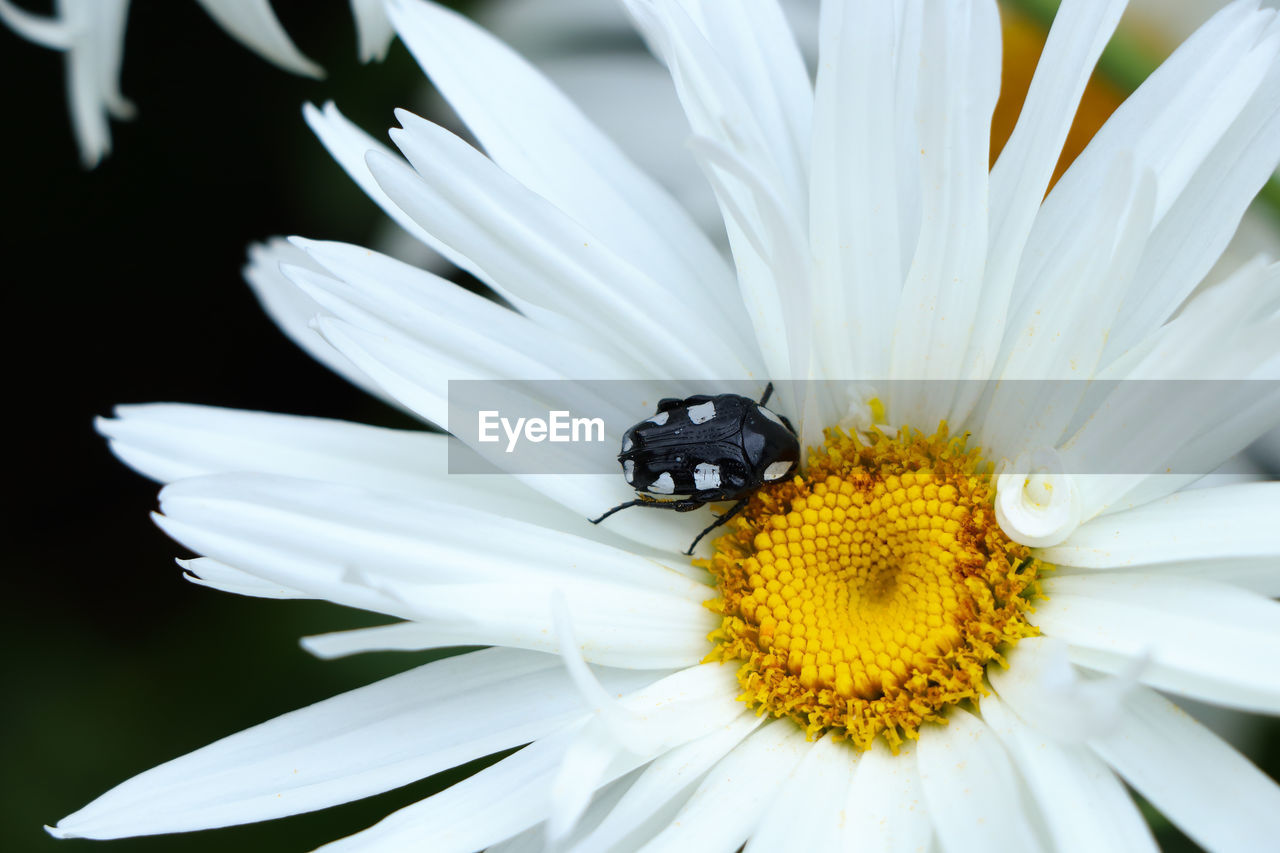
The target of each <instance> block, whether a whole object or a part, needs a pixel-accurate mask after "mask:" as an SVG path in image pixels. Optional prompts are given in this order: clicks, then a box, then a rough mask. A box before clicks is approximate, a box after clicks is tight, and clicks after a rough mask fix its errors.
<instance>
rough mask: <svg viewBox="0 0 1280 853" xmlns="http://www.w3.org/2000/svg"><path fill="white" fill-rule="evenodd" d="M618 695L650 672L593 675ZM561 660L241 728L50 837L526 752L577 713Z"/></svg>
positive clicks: (170, 824)
mask: <svg viewBox="0 0 1280 853" xmlns="http://www.w3.org/2000/svg"><path fill="white" fill-rule="evenodd" d="M598 675H599V676H600V677H602V678H603V679H604V681H605V683H607V684H608V685H609V687H610V689H612V690H617V691H622V692H627V691H630V690H632V689H634V688H635V687H637V686H639V685H640V684H643V683H644V682H645V681H646V680H652V679H653V678H654V677H655V676H654V674H653V673H642V672H634V671H624V670H600V671H599V672H598ZM581 713H582V708H581V705H580V703H579V700H578V699H577V697H576V695H575V694H574V693H573V692H572V691H571V690H570V689H569V684H568V677H567V675H566V674H565V672H564V670H563V668H562V667H561V665H560V662H559V661H558V660H556V659H555V658H554V657H551V656H549V655H540V654H535V653H532V652H522V651H513V650H508V649H487V650H485V651H480V652H474V653H472V654H467V655H461V656H458V657H454V658H449V659H447V660H442V661H436V662H434V663H430V664H427V665H425V666H421V667H418V668H417V669H414V670H411V671H409V672H406V673H403V674H401V675H396V676H393V677H391V678H388V679H385V680H383V681H380V682H377V683H375V684H371V685H369V686H367V687H361V688H358V689H356V690H352V691H350V692H348V693H344V694H342V695H340V696H335V697H334V698H332V699H327V700H325V701H323V702H318V703H316V704H315V705H311V706H310V707H307V708H302V709H300V710H298V711H293V712H291V713H288V714H285V715H283V716H281V717H277V718H276V719H274V720H271V721H269V722H266V723H263V724H261V725H258V726H254V727H253V728H250V729H246V730H245V731H243V732H240V733H238V734H235V735H231V736H230V737H228V738H224V739H223V740H220V741H218V742H216V743H213V744H210V745H209V746H207V747H204V748H203V749H200V750H197V751H195V752H193V753H190V754H189V755H186V756H184V757H182V758H178V759H175V760H174V761H170V762H168V763H167V764H163V765H161V766H159V767H156V768H155V769H153V770H149V771H147V772H146V773H143V774H141V775H139V776H137V777H135V778H133V779H131V780H129V781H128V782H125V783H123V784H121V785H120V786H118V787H116V788H114V789H113V790H111V791H109V792H108V793H106V794H104V795H103V796H102V797H100V798H98V799H97V800H95V801H94V802H93V803H91V804H89V805H88V806H86V807H85V808H83V809H81V810H80V811H78V812H76V813H75V814H73V815H70V816H69V817H67V818H64V819H63V820H62V821H61V822H59V824H58V826H57V828H56V831H55V834H57V835H58V836H59V837H87V838H119V837H124V836H129V835H151V834H156V833H162V832H181V831H187V830H193V829H203V828H208V827H214V826H227V825H230V824H237V823H250V822H253V821H258V820H266V819H269V818H274V817H280V816H282V815H289V814H297V813H299V812H306V811H313V810H315V809H320V808H325V807H327V806H331V805H335V804H338V803H344V802H348V801H350V800H355V799H359V798H361V797H365V796H368V795H370V794H374V793H378V792H381V791H385V790H389V789H391V788H396V787H399V786H400V785H404V784H406V783H408V782H411V781H414V780H416V779H421V778H424V777H426V776H429V775H430V774H432V773H437V772H439V771H441V770H445V769H448V768H450V767H455V766H457V765H459V764H463V763H465V762H467V761H471V760H473V759H475V758H478V757H480V756H484V755H488V754H490V753H493V752H498V751H500V750H503V749H507V748H509V747H512V746H518V745H519V744H522V743H527V742H528V741H530V740H533V739H535V738H538V737H541V736H543V735H545V734H548V733H549V732H552V731H554V730H555V729H557V728H559V727H561V726H563V725H564V724H565V722H567V721H568V720H571V719H573V718H574V717H576V716H580V715H581Z"/></svg>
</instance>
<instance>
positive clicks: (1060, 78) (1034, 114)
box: [962, 0, 1126, 376]
mask: <svg viewBox="0 0 1280 853" xmlns="http://www.w3.org/2000/svg"><path fill="white" fill-rule="evenodd" d="M1125 5H1126V0H1107V2H1101V3H1099V2H1094V0H1074V1H1073V0H1068V2H1064V3H1062V4H1061V5H1060V6H1059V7H1058V10H1057V12H1056V13H1055V14H1054V16H1053V25H1052V27H1050V29H1049V35H1048V37H1047V38H1046V39H1045V44H1044V50H1043V51H1042V52H1041V54H1040V59H1039V61H1038V62H1037V63H1036V70H1035V75H1034V77H1032V80H1031V86H1030V88H1029V89H1028V91H1027V97H1026V101H1025V102H1024V104H1023V106H1022V109H1021V111H1020V112H1019V114H1018V123H1017V125H1016V127H1015V128H1014V130H1013V133H1012V135H1010V137H1009V141H1008V142H1007V143H1006V144H1005V146H1004V149H1003V150H1002V151H1001V152H1000V157H999V159H997V160H996V163H995V166H993V167H992V169H991V193H990V199H991V228H990V232H989V250H988V255H987V271H986V282H985V283H984V286H983V290H982V295H981V298H980V301H979V307H978V315H977V316H979V317H986V318H992V319H993V320H999V321H994V322H993V321H988V322H984V323H982V324H980V326H979V328H977V329H975V332H974V338H973V342H972V344H971V345H970V350H969V356H968V365H969V366H968V369H967V370H965V371H964V373H963V374H962V375H964V376H987V375H990V371H991V365H992V364H993V363H994V359H995V355H996V351H997V350H998V348H999V345H1000V336H1001V334H1002V332H1003V330H1004V323H1003V322H1000V321H1002V320H1003V318H1004V317H1005V314H1006V312H1007V311H1008V309H1009V302H1010V298H1011V295H1012V289H1013V283H1014V275H1015V273H1016V272H1017V268H1018V263H1019V261H1020V260H1021V257H1022V250H1023V247H1024V246H1025V245H1026V242H1027V237H1028V235H1029V234H1030V233H1031V228H1032V225H1033V223H1034V222H1035V217H1036V213H1037V212H1038V211H1039V209H1040V203H1041V201H1042V200H1043V199H1044V194H1045V190H1047V189H1048V188H1049V180H1050V178H1051V177H1052V175H1053V170H1054V167H1055V166H1056V165H1057V162H1058V156H1059V154H1060V152H1061V150H1062V144H1063V142H1064V141H1065V140H1066V138H1067V131H1068V130H1069V129H1070V127H1071V124H1072V121H1073V120H1074V118H1075V111H1076V107H1077V106H1078V105H1079V103H1080V97H1081V95H1082V94H1083V93H1084V88H1085V84H1086V83H1088V81H1089V76H1090V74H1091V73H1092V71H1093V67H1094V65H1095V64H1096V63H1097V61H1098V57H1099V56H1100V55H1101V53H1102V49H1103V48H1104V47H1105V46H1106V44H1107V41H1108V39H1110V37H1111V33H1112V32H1113V31H1114V30H1115V27H1116V24H1117V23H1118V21H1119V19H1120V14H1121V13H1122V12H1123V11H1124V7H1125Z"/></svg>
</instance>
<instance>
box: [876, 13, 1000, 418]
mask: <svg viewBox="0 0 1280 853" xmlns="http://www.w3.org/2000/svg"><path fill="white" fill-rule="evenodd" d="M942 9H944V10H945V13H943V14H937V15H934V14H926V15H925V16H924V24H923V27H924V28H923V42H922V47H921V56H922V60H921V65H920V68H919V84H918V85H919V90H918V91H919V94H918V97H919V103H918V106H917V112H916V115H917V125H918V144H919V150H920V154H919V161H918V162H919V169H920V183H921V187H922V192H923V195H922V203H921V204H922V206H921V219H920V222H921V226H920V237H919V242H918V243H917V244H916V247H915V255H914V257H913V258H912V261H911V266H910V269H909V270H908V271H907V277H906V282H905V284H904V286H903V289H902V294H901V297H900V299H899V304H898V311H897V318H896V320H895V324H894V332H893V341H892V345H891V346H892V354H891V357H890V365H889V371H890V376H891V377H892V378H895V379H955V378H958V377H957V371H958V370H959V368H960V365H961V363H962V360H963V358H964V355H965V351H966V349H967V348H968V345H969V338H970V335H971V333H972V331H973V327H974V322H975V321H974V317H975V316H976V315H975V312H976V311H977V308H978V296H979V294H980V293H981V288H982V277H983V270H984V266H985V260H986V246H987V169H988V166H987V163H988V149H989V147H990V140H991V113H992V111H993V110H994V109H995V102H996V96H997V94H998V93H999V88H1000V61H999V56H1000V48H999V45H1000V19H999V15H998V13H997V11H996V8H995V4H994V2H984V0H974V2H967V3H948V4H945V6H943V7H942ZM868 286H874V285H871V284H869V285H868ZM928 387H929V386H928V384H927V383H925V384H920V385H910V386H907V387H905V388H901V389H900V392H899V393H895V395H894V397H893V399H892V400H891V401H889V406H890V411H891V413H892V416H893V417H894V419H895V420H902V421H906V422H909V423H917V424H925V423H927V424H936V423H937V422H938V421H939V420H941V419H942V418H944V417H947V416H948V415H949V414H950V404H951V401H950V400H946V399H936V398H937V397H938V395H937V393H936V391H933V392H932V393H930V392H927V391H925V390H923V389H926V388H928Z"/></svg>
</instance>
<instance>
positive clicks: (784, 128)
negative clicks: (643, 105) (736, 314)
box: [626, 0, 813, 379]
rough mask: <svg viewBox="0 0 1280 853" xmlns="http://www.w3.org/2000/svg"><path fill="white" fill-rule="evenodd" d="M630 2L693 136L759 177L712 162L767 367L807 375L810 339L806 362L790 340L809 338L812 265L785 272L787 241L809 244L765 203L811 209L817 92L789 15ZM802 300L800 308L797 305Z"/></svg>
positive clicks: (692, 2) (670, 1)
mask: <svg viewBox="0 0 1280 853" xmlns="http://www.w3.org/2000/svg"><path fill="white" fill-rule="evenodd" d="M626 5H627V8H628V10H629V11H630V12H631V14H632V16H633V17H634V18H635V19H636V21H637V23H638V25H639V27H640V29H641V31H642V33H643V34H644V35H645V37H646V38H647V39H648V41H649V43H650V45H651V46H653V47H654V48H655V49H656V50H657V52H658V53H659V55H660V57H661V58H662V59H663V61H665V62H666V64H667V67H668V69H669V70H670V71H671V74H672V79H673V80H674V82H675V86H676V92H677V94H678V95H679V97H680V102H681V104H682V105H683V107H684V110H685V115H686V116H687V117H688V119H689V124H690V127H691V128H692V129H693V132H694V134H695V135H696V136H699V137H703V138H705V139H708V140H710V141H711V143H713V145H714V146H716V147H718V148H720V149H722V150H724V151H725V152H727V154H728V155H729V158H730V159H731V160H733V161H736V162H741V163H743V164H745V166H746V170H745V171H746V173H748V174H750V175H751V176H753V179H754V183H755V184H756V186H747V185H744V184H743V182H742V181H741V180H740V178H739V177H738V176H737V175H735V174H734V173H731V172H726V171H725V170H724V169H722V168H720V167H718V166H714V165H711V164H707V166H704V169H705V170H706V171H707V173H708V177H709V178H710V179H711V180H712V182H713V188H715V189H716V190H717V194H718V197H719V201H720V205H721V211H722V213H723V215H724V217H725V227H726V230H727V231H728V235H729V242H730V245H731V247H732V249H733V255H734V261H735V264H736V266H737V270H738V283H739V287H740V288H741V293H742V299H743V301H744V302H745V304H746V308H747V314H748V316H749V317H750V320H751V324H752V327H753V329H754V331H755V338H756V340H757V342H758V344H759V347H760V351H761V353H762V355H763V357H764V363H765V367H766V369H767V370H768V371H769V374H770V375H772V376H775V377H780V378H781V377H786V378H794V379H806V378H808V375H809V373H808V364H807V355H808V351H807V347H806V348H805V350H804V355H805V362H806V363H796V362H797V359H796V358H793V356H792V353H791V344H792V343H794V342H795V341H798V340H807V333H806V329H807V328H808V327H809V325H810V315H809V310H808V307H807V294H806V293H805V292H803V291H801V292H797V290H796V288H797V282H798V281H804V280H805V279H807V270H805V271H804V272H805V274H804V275H801V276H798V277H787V278H783V279H782V280H779V276H778V274H777V273H778V270H779V269H782V268H785V266H786V262H785V261H784V259H783V255H784V252H783V248H784V247H791V248H802V247H792V243H793V241H791V240H790V239H789V237H788V235H786V234H781V233H777V229H776V227H771V225H770V219H776V218H777V217H770V216H769V214H768V211H757V204H758V202H757V197H767V198H768V199H769V203H768V204H769V207H770V208H771V209H772V208H776V209H778V210H781V211H783V213H784V217H783V219H784V221H789V222H793V223H801V224H803V223H805V222H806V220H807V217H808V177H807V176H808V162H807V161H808V156H809V150H808V149H809V142H808V134H809V124H810V121H811V111H812V98H813V96H812V89H811V87H810V85H809V81H808V75H807V72H806V71H805V69H804V65H803V62H802V60H801V59H800V56H799V52H798V51H797V50H796V48H795V45H794V42H793V41H792V37H791V33H790V30H789V28H788V27H787V24H786V21H785V20H784V19H783V18H782V16H781V13H780V12H779V10H778V9H777V6H776V4H775V3H774V2H772V0H764V2H758V3H752V4H748V5H746V6H735V7H733V9H732V12H730V11H729V9H728V8H727V7H726V8H723V9H722V8H721V5H722V4H714V3H702V2H698V0H687V2H681V0H656V2H654V0H628V2H627V4H626ZM704 159H705V158H704ZM762 191H763V192H762ZM744 226H745V227H744ZM766 234H767V235H770V236H771V237H772V238H773V239H772V240H770V241H769V243H768V245H762V244H761V241H760V240H759V239H758V238H759V237H760V236H761V235H766ZM753 238H754V239H753ZM785 254H786V255H787V256H790V255H792V254H795V253H794V252H793V251H788V252H786V253H785ZM801 257H803V256H801ZM792 266H794V264H793V265H792ZM793 272H794V270H793ZM796 304H799V305H800V306H801V310H798V311H796V310H792V309H793V308H794V307H795V306H796Z"/></svg>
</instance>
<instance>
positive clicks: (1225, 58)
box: [1014, 4, 1274, 357]
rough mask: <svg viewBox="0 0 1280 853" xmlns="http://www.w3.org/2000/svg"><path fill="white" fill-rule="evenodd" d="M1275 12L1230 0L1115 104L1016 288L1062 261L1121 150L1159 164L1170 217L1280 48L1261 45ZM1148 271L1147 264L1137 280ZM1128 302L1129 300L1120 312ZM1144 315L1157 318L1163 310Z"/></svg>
mask: <svg viewBox="0 0 1280 853" xmlns="http://www.w3.org/2000/svg"><path fill="white" fill-rule="evenodd" d="M1269 19H1270V14H1269V13H1261V12H1257V11H1255V10H1251V9H1250V8H1249V7H1248V4H1235V5H1232V6H1228V7H1227V8H1226V9H1224V10H1223V11H1222V12H1220V13H1219V14H1218V15H1217V16H1215V17H1214V19H1213V20H1212V21H1210V22H1209V23H1208V24H1206V26H1205V27H1203V28H1201V29H1200V30H1199V31H1197V32H1196V33H1195V34H1194V35H1193V36H1192V37H1191V38H1190V39H1188V40H1187V41H1186V42H1184V43H1183V45H1182V46H1181V47H1180V48H1179V49H1178V50H1177V51H1175V53H1174V54H1173V56H1172V57H1170V59H1169V60H1167V61H1166V62H1165V63H1164V64H1163V65H1162V66H1161V67H1160V68H1159V69H1157V71H1156V72H1155V73H1154V74H1152V75H1151V76H1150V77H1149V78H1147V80H1146V81H1145V82H1144V83H1143V85H1142V86H1141V87H1139V89H1138V91H1137V92H1135V93H1134V94H1133V95H1132V96H1131V97H1130V98H1129V99H1128V100H1126V101H1125V103H1124V104H1123V105H1122V106H1121V107H1120V108H1119V109H1117V110H1116V112H1115V113H1114V114H1113V115H1112V116H1111V118H1110V119H1109V120H1108V121H1107V123H1106V124H1105V125H1104V126H1103V128H1102V129H1101V130H1100V131H1099V132H1098V134H1097V135H1096V136H1095V137H1094V138H1093V140H1092V141H1091V142H1090V144H1089V146H1088V148H1087V149H1086V150H1085V152H1084V153H1083V154H1082V155H1081V156H1080V157H1078V158H1077V159H1076V161H1075V162H1074V163H1073V164H1072V166H1071V168H1070V169H1069V170H1068V171H1067V173H1066V174H1065V175H1064V176H1063V178H1062V180H1060V181H1059V182H1058V183H1057V184H1056V185H1055V187H1054V189H1053V191H1052V192H1051V193H1050V194H1049V196H1048V198H1047V199H1045V202H1044V204H1043V205H1042V207H1041V209H1040V212H1039V214H1038V215H1037V217H1036V222H1035V226H1034V227H1033V229H1032V232H1031V235H1030V237H1029V238H1028V240H1027V245H1026V250H1025V252H1024V254H1023V262H1022V264H1021V266H1020V268H1019V269H1018V273H1017V281H1018V284H1017V293H1018V294H1025V293H1026V292H1027V290H1028V289H1029V287H1030V285H1031V284H1032V283H1034V282H1037V281H1040V280H1041V279H1042V278H1043V277H1044V275H1045V274H1046V270H1047V269H1049V268H1051V265H1053V264H1054V263H1056V259H1057V257H1058V248H1059V247H1060V246H1062V245H1063V243H1064V241H1067V240H1069V239H1071V237H1072V235H1073V234H1075V233H1076V232H1075V228H1076V221H1075V220H1076V216H1077V212H1078V211H1079V210H1080V209H1082V207H1083V206H1084V205H1085V203H1086V200H1087V199H1090V198H1094V197H1096V196H1097V195H1098V194H1099V193H1100V192H1101V191H1102V187H1103V184H1104V183H1105V180H1106V173H1107V169H1108V167H1109V164H1110V163H1111V162H1112V161H1113V159H1114V157H1115V156H1116V154H1117V153H1118V152H1121V151H1132V152H1133V155H1134V157H1135V164H1136V167H1137V169H1138V171H1139V172H1143V171H1145V170H1146V169H1148V168H1150V169H1152V170H1153V171H1154V172H1155V174H1156V178H1157V199H1156V207H1155V221H1156V222H1159V221H1160V220H1161V218H1163V217H1164V215H1165V213H1167V212H1168V210H1169V205H1170V204H1171V203H1173V202H1174V201H1175V200H1176V199H1177V197H1178V196H1179V195H1180V194H1181V193H1182V191H1183V189H1184V188H1185V186H1186V182H1187V180H1188V179H1189V178H1190V177H1191V176H1192V175H1193V174H1194V172H1195V169H1196V168H1197V167H1198V166H1199V164H1200V163H1201V162H1202V161H1203V159H1204V157H1205V156H1206V155H1207V154H1208V153H1209V152H1210V151H1211V150H1212V149H1213V147H1214V145H1215V144H1216V143H1217V142H1218V140H1219V139H1220V138H1221V137H1222V135H1223V134H1224V133H1225V132H1226V131H1227V130H1228V128H1229V127H1230V125H1231V123H1232V121H1233V120H1234V118H1235V116H1236V115H1237V114H1238V112H1239V110H1240V108H1241V107H1242V106H1243V105H1244V103H1245V102H1246V101H1247V100H1248V98H1249V97H1250V95H1251V94H1252V93H1253V91H1255V90H1256V89H1257V87H1258V85H1259V83H1260V82H1261V79H1262V75H1263V73H1264V72H1265V71H1266V66H1267V64H1268V63H1269V62H1270V59H1269V58H1268V57H1267V56H1265V55H1264V54H1265V52H1266V51H1268V50H1271V51H1272V52H1274V46H1271V47H1266V46H1259V47H1255V45H1256V43H1257V41H1258V39H1259V36H1260V35H1261V33H1262V32H1263V30H1264V29H1265V27H1266V26H1267V24H1268V22H1269ZM1209 263H1212V260H1210V261H1209ZM1207 268H1208V267H1207V266H1206V267H1205V269H1206V270H1207ZM1140 279H1142V276H1141V274H1140V273H1139V275H1138V278H1135V284H1136V283H1137V282H1138V281H1139V280H1140ZM1173 283H1174V284H1175V285H1176V284H1178V283H1179V282H1177V281H1175V282H1173ZM1191 285H1194V281H1193V282H1191ZM1188 289H1189V286H1188ZM1134 293H1135V294H1136V293H1137V291H1136V289H1135V291H1134ZM1185 295H1186V291H1183V293H1182V295H1180V296H1177V297H1176V298H1174V299H1173V300H1172V302H1170V303H1169V307H1170V309H1171V308H1172V307H1173V306H1176V304H1177V303H1178V302H1179V301H1181V299H1182V297H1183V296H1185ZM1014 301H1015V306H1014V310H1015V311H1016V310H1019V308H1020V307H1021V306H1020V299H1019V297H1018V296H1017V295H1015V300H1014ZM1130 307H1131V306H1130V305H1126V306H1125V307H1122V309H1121V310H1122V314H1123V313H1124V312H1127V311H1128V310H1129V308H1130ZM1165 316H1167V314H1166V315H1165ZM1143 319H1144V320H1145V321H1147V322H1148V323H1150V324H1155V323H1159V322H1161V321H1162V320H1163V319H1164V317H1163V316H1144V317H1143ZM1148 328H1150V326H1148ZM1132 341H1133V339H1130V340H1127V341H1125V342H1123V343H1121V342H1119V341H1117V340H1116V339H1115V336H1114V334H1113V336H1112V338H1111V343H1112V344H1113V345H1114V346H1116V347H1117V348H1118V349H1119V350H1123V349H1124V348H1125V347H1127V346H1129V345H1130V344H1131V343H1132ZM1108 357H1109V356H1108Z"/></svg>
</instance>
